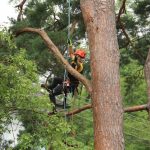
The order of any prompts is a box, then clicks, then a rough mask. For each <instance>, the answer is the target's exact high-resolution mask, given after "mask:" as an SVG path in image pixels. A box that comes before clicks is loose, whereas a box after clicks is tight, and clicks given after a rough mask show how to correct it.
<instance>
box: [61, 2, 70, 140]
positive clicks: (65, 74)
mask: <svg viewBox="0 0 150 150" xmlns="http://www.w3.org/2000/svg"><path fill="white" fill-rule="evenodd" d="M67 3H68V37H67V38H68V39H70V0H67ZM68 51H69V46H68V47H67V53H66V56H67V59H68V56H69V55H68ZM67 77H68V73H67V70H66V69H65V72H64V81H65V80H66V78H67ZM64 88H65V87H64V84H63V89H64ZM66 90H67V89H65V93H64V102H63V105H64V110H65V112H66V104H67V91H66ZM65 114H66V113H65ZM65 121H67V115H65ZM65 142H67V133H66V134H65Z"/></svg>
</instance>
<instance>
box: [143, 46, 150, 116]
mask: <svg viewBox="0 0 150 150" xmlns="http://www.w3.org/2000/svg"><path fill="white" fill-rule="evenodd" d="M144 73H145V79H146V82H147V95H148V113H149V119H150V49H149V52H148V55H147V59H146V63H145V67H144Z"/></svg>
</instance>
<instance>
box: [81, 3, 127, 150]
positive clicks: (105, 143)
mask: <svg viewBox="0 0 150 150" xmlns="http://www.w3.org/2000/svg"><path fill="white" fill-rule="evenodd" d="M81 10H82V13H83V18H84V22H85V25H86V29H87V33H88V39H89V46H90V54H91V59H90V61H91V72H92V95H91V96H92V106H93V107H92V108H93V119H94V149H95V150H123V149H124V138H123V131H122V128H123V108H122V101H121V94H120V82H119V80H120V79H119V50H118V42H117V36H116V24H115V10H114V0H81Z"/></svg>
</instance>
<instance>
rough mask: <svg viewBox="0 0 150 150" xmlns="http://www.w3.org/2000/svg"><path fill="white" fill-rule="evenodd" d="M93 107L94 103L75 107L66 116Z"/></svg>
mask: <svg viewBox="0 0 150 150" xmlns="http://www.w3.org/2000/svg"><path fill="white" fill-rule="evenodd" d="M91 108H92V105H91V104H88V105H85V106H83V107H82V108H79V109H75V110H73V111H70V112H68V113H66V116H71V115H75V114H78V113H80V112H82V111H84V110H87V109H91Z"/></svg>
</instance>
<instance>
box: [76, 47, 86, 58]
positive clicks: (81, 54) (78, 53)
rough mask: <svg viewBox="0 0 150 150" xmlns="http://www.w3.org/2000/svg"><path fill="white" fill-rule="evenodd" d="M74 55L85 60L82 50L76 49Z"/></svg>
mask: <svg viewBox="0 0 150 150" xmlns="http://www.w3.org/2000/svg"><path fill="white" fill-rule="evenodd" d="M74 54H75V55H79V56H80V57H82V58H85V55H86V53H85V51H84V50H82V49H77V50H76V51H75V53H74Z"/></svg>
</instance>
